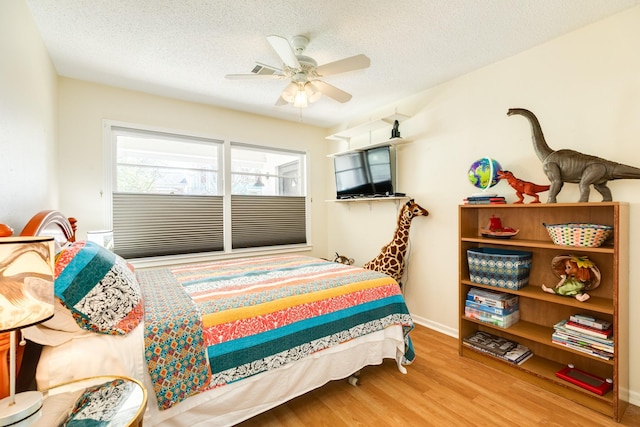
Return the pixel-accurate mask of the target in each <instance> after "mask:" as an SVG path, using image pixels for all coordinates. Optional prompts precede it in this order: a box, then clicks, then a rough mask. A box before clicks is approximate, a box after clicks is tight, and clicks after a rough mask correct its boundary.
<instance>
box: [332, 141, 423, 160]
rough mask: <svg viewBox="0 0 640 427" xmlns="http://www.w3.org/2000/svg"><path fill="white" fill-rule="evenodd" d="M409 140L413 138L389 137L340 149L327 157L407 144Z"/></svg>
mask: <svg viewBox="0 0 640 427" xmlns="http://www.w3.org/2000/svg"><path fill="white" fill-rule="evenodd" d="M408 142H411V140H408V139H404V138H391V139H387V140H386V141H380V142H376V143H375V144H368V145H365V146H362V147H358V148H352V149H350V150H344V151H338V152H335V153H331V154H327V157H335V156H339V155H341V154H348V153H357V152H359V151H365V150H370V149H372V148H378V147H386V146H387V145H401V144H406V143H408Z"/></svg>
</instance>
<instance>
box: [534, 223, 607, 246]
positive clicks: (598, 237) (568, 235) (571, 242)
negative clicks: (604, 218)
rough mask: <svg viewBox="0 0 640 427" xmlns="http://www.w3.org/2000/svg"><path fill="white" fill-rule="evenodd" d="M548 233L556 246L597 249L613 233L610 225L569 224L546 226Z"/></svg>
mask: <svg viewBox="0 0 640 427" xmlns="http://www.w3.org/2000/svg"><path fill="white" fill-rule="evenodd" d="M542 225H544V226H545V227H546V228H547V232H548V233H549V236H550V237H551V240H553V243H555V244H556V245H562V246H574V247H588V248H597V247H598V246H600V245H602V244H603V243H604V242H605V241H606V240H607V239H608V238H609V236H611V233H612V232H613V227H611V226H609V225H599V224H587V223H577V222H574V223H567V224H549V225H547V224H545V223H542Z"/></svg>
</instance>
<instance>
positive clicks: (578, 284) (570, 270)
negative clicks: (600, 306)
mask: <svg viewBox="0 0 640 427" xmlns="http://www.w3.org/2000/svg"><path fill="white" fill-rule="evenodd" d="M551 269H552V270H553V272H554V273H555V275H556V276H558V277H559V278H560V281H559V282H558V284H557V285H556V286H555V287H553V288H549V287H547V286H545V285H544V284H543V285H542V290H543V291H545V292H548V293H550V294H556V295H563V296H570V297H574V298H575V299H577V300H578V301H583V302H584V301H586V300H588V299H589V294H588V293H587V291H589V290H591V289H595V288H597V287H598V286H600V278H601V274H600V270H599V269H598V267H597V266H596V265H595V264H594V263H593V261H591V260H590V259H589V258H587V257H585V256H575V255H558V256H556V257H555V258H553V260H552V261H551Z"/></svg>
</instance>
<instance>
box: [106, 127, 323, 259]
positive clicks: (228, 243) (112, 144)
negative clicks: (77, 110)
mask: <svg viewBox="0 0 640 427" xmlns="http://www.w3.org/2000/svg"><path fill="white" fill-rule="evenodd" d="M115 128H121V129H128V130H131V131H133V132H136V131H137V132H142V133H145V132H147V133H156V134H159V135H167V136H169V137H171V136H174V137H177V138H178V139H180V138H181V137H184V138H185V139H196V140H213V141H221V142H222V153H221V155H220V156H219V162H220V163H221V168H222V195H221V197H222V198H223V227H222V228H223V230H224V231H223V233H224V237H223V239H224V240H223V242H224V243H223V245H224V246H223V248H224V249H223V250H222V251H216V252H203V253H192V254H179V255H163V256H156V257H146V258H132V259H130V260H129V261H132V263H133V264H134V265H136V266H140V267H146V266H156V265H166V264H171V263H176V262H192V261H193V262H198V261H201V260H210V259H225V258H235V257H242V256H248V255H262V254H275V253H289V252H299V251H309V250H310V249H311V248H312V246H313V245H312V243H311V224H312V221H311V195H310V194H311V185H310V183H311V181H310V176H311V171H310V162H309V151H308V150H299V149H298V150H296V149H291V148H286V147H279V146H270V145H267V144H257V143H249V142H241V141H238V139H230V138H220V137H214V136H210V135H202V134H194V133H192V132H184V131H176V130H170V129H161V128H157V127H151V126H144V125H140V124H133V123H128V122H120V121H113V120H104V121H103V147H104V150H103V158H104V188H103V191H102V192H101V194H102V200H103V202H104V223H105V226H106V228H109V229H111V228H113V192H114V190H115V182H114V180H115V177H116V168H117V163H116V161H117V150H116V136H117V135H116V133H115V132H113V130H114V129H115ZM232 145H237V146H242V147H247V148H255V149H256V150H264V151H268V152H269V151H270V152H273V151H281V152H283V153H295V154H299V155H301V157H302V161H303V169H304V171H303V172H302V174H303V175H302V178H303V180H304V186H305V187H304V196H301V197H303V198H304V205H305V217H304V223H305V240H306V243H297V244H288V245H276V246H261V247H251V248H241V249H233V248H232V240H231V229H232V222H231V198H232V194H231V146H232ZM116 245H117V242H116Z"/></svg>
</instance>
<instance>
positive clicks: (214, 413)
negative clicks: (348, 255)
mask: <svg viewBox="0 0 640 427" xmlns="http://www.w3.org/2000/svg"><path fill="white" fill-rule="evenodd" d="M143 330H144V328H143V325H140V326H138V327H137V328H136V330H135V331H133V332H131V333H130V334H129V335H127V336H125V337H122V336H104V335H102V336H95V335H93V336H88V337H83V338H78V339H74V340H72V341H70V342H69V343H67V344H64V345H62V346H57V347H45V348H44V350H43V352H42V356H41V359H40V363H39V365H38V371H37V375H36V379H37V382H38V388H39V389H45V388H48V387H50V386H52V385H55V384H60V383H61V382H66V381H71V380H77V379H81V378H88V377H92V376H97V375H125V376H129V377H133V378H136V379H138V380H140V381H141V382H142V383H143V384H144V385H145V387H146V388H147V391H148V396H149V403H148V405H147V411H146V413H145V417H144V425H145V426H147V427H148V426H163V427H165V426H166V427H198V426H200V427H205V426H212V425H215V426H231V425H234V424H237V423H239V422H241V421H244V420H246V419H248V418H251V417H253V416H255V415H257V414H260V413H263V412H265V411H267V410H269V409H271V408H274V407H276V406H278V405H280V404H282V403H284V402H286V401H288V400H291V399H293V398H294V397H297V396H300V395H302V394H304V393H306V392H308V391H311V390H313V389H316V388H318V387H320V386H322V385H324V384H326V383H327V382H329V381H331V380H337V379H342V378H346V377H348V376H349V375H351V374H353V373H354V372H357V371H358V370H360V369H361V368H363V367H365V366H368V365H379V364H381V363H382V361H383V359H389V358H390V359H395V360H396V361H398V360H399V358H401V357H402V354H403V352H404V339H403V332H402V327H401V326H392V327H389V328H387V329H385V330H382V331H378V332H375V333H373V334H369V335H366V336H363V337H359V338H357V339H354V340H351V341H348V342H346V343H344V344H341V345H339V346H337V347H332V348H329V349H327V350H323V351H321V352H318V353H315V354H313V355H311V356H309V357H307V358H305V359H303V360H300V361H298V362H295V363H290V364H288V365H286V366H283V367H282V368H279V369H277V370H274V371H268V372H263V373H261V374H259V375H255V376H253V377H250V378H247V379H244V380H241V381H238V382H235V383H231V384H228V385H225V386H222V387H219V388H216V389H213V390H209V391H207V392H205V393H200V394H198V395H196V396H192V397H190V398H189V399H187V400H185V401H184V402H181V403H179V404H178V405H175V406H174V407H172V408H170V409H167V410H164V411H160V410H159V409H158V407H157V404H156V400H155V395H154V393H153V387H152V386H151V382H150V379H149V375H148V372H147V369H146V367H145V364H144V356H143V355H144V341H143V339H142V334H143ZM70 350H71V352H70ZM99 354H104V355H107V356H105V358H103V357H102V356H97V355H99ZM69 366H72V367H73V370H69Z"/></svg>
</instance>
